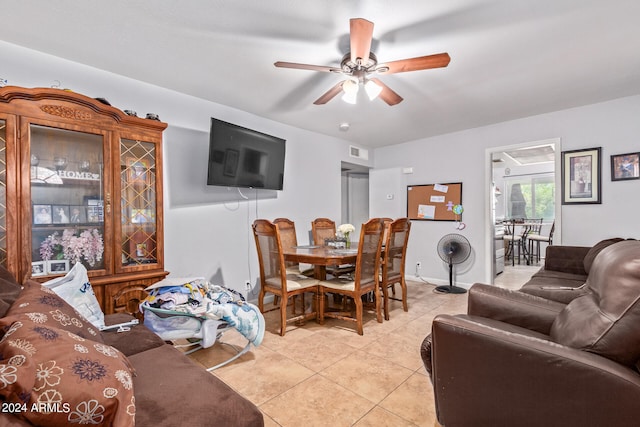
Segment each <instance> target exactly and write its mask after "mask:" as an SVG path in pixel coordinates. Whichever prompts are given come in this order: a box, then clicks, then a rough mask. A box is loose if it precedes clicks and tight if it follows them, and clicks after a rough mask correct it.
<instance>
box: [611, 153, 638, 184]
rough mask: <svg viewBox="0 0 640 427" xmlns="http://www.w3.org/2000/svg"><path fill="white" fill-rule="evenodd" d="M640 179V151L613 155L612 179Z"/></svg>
mask: <svg viewBox="0 0 640 427" xmlns="http://www.w3.org/2000/svg"><path fill="white" fill-rule="evenodd" d="M629 179H640V153H626V154H614V155H613V156H611V181H626V180H629Z"/></svg>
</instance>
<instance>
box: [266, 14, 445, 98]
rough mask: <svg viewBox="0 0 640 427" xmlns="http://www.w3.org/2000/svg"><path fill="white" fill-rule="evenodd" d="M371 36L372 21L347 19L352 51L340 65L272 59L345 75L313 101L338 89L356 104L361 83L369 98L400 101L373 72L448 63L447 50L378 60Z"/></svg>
mask: <svg viewBox="0 0 640 427" xmlns="http://www.w3.org/2000/svg"><path fill="white" fill-rule="evenodd" d="M372 37H373V22H370V21H367V20H366V19H362V18H353V19H351V20H350V43H351V51H350V52H348V53H347V54H346V55H345V56H344V57H343V58H342V61H341V62H340V67H329V66H322V65H309V64H298V63H295V62H283V61H278V62H276V63H274V64H273V65H275V66H276V67H280V68H295V69H300V70H311V71H322V72H328V73H340V74H344V75H345V76H348V78H347V79H345V80H342V81H341V82H339V83H338V84H337V85H335V86H334V87H332V88H331V89H329V90H328V91H327V92H325V93H324V94H323V95H322V96H321V97H320V98H318V99H316V100H315V102H314V104H316V105H322V104H326V103H327V102H329V101H330V100H331V99H333V98H334V97H335V96H336V95H338V94H339V93H340V92H344V95H343V97H342V98H343V100H345V101H346V102H350V103H352V104H355V102H356V95H357V93H358V89H359V86H360V85H363V86H364V88H365V91H366V92H367V95H368V96H369V99H375V98H376V97H378V96H379V97H380V98H382V100H383V101H384V102H386V103H387V104H389V105H396V104H398V103H400V102H402V97H401V96H400V95H398V94H397V93H396V92H394V91H393V90H392V89H391V88H389V86H387V85H386V84H384V83H383V82H382V81H380V79H378V78H376V77H371V75H376V74H382V75H384V74H394V73H406V72H408V71H418V70H428V69H430V68H441V67H446V66H447V65H449V61H450V60H451V58H450V57H449V54H448V53H438V54H435V55H427V56H419V57H417V58H410V59H400V60H397V61H391V62H385V63H378V58H376V56H375V55H374V54H373V52H371V40H372Z"/></svg>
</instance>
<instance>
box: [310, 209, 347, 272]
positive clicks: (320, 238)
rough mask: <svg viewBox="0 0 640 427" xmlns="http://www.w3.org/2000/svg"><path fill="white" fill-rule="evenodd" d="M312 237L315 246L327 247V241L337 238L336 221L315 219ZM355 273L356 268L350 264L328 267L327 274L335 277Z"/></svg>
mask: <svg viewBox="0 0 640 427" xmlns="http://www.w3.org/2000/svg"><path fill="white" fill-rule="evenodd" d="M311 236H312V237H313V243H314V244H315V245H320V246H325V241H326V239H335V237H336V223H335V221H333V220H331V219H329V218H316V219H314V220H313V221H311ZM355 271H356V268H355V266H353V265H350V264H345V265H330V266H327V273H329V274H331V275H332V276H334V277H338V276H342V275H352V274H353V273H354V272H355Z"/></svg>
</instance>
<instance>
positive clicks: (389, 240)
mask: <svg viewBox="0 0 640 427" xmlns="http://www.w3.org/2000/svg"><path fill="white" fill-rule="evenodd" d="M410 231H411V221H409V218H398V219H396V220H395V221H393V222H391V223H390V224H388V225H387V227H386V232H385V234H386V240H385V241H384V250H383V254H382V275H381V277H380V288H381V289H382V301H383V308H384V319H385V320H389V300H390V299H392V300H396V301H402V309H403V310H404V311H408V307H407V283H406V282H405V280H404V267H405V258H406V254H407V243H408V242H409V232H410ZM396 283H398V284H399V285H400V288H401V290H402V299H400V300H398V299H397V298H393V297H390V296H389V288H392V290H393V293H394V294H395V289H394V286H395V284H396Z"/></svg>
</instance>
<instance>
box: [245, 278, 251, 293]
mask: <svg viewBox="0 0 640 427" xmlns="http://www.w3.org/2000/svg"><path fill="white" fill-rule="evenodd" d="M244 287H245V289H246V290H248V291H250V290H251V280H245V281H244Z"/></svg>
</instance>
